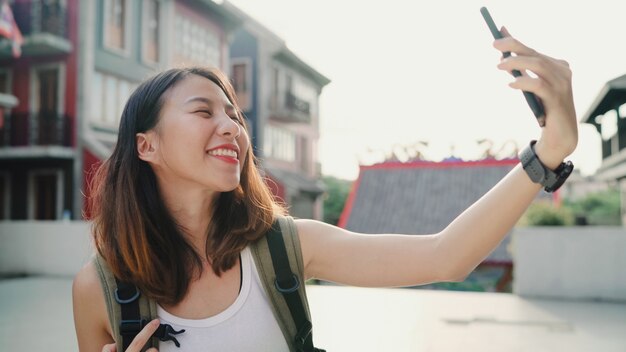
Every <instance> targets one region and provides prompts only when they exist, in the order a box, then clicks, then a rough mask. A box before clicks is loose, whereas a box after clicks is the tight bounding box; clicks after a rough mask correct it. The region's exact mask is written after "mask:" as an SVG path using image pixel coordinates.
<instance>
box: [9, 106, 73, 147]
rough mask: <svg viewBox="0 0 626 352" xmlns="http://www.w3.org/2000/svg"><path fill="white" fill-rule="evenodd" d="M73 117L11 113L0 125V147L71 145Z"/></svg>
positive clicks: (54, 114) (55, 114)
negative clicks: (0, 125)
mask: <svg viewBox="0 0 626 352" xmlns="http://www.w3.org/2000/svg"><path fill="white" fill-rule="evenodd" d="M72 128H73V119H72V118H71V117H69V116H66V115H59V114H58V113H56V112H55V113H48V112H40V113H31V114H24V113H13V114H11V115H9V116H7V117H5V118H4V123H3V124H2V127H0V147H20V146H46V145H56V146H65V147H69V146H71V145H72Z"/></svg>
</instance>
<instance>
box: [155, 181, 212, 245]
mask: <svg viewBox="0 0 626 352" xmlns="http://www.w3.org/2000/svg"><path fill="white" fill-rule="evenodd" d="M161 185H167V186H166V187H163V186H161ZM159 190H160V192H161V195H162V197H163V201H164V202H165V205H166V207H167V208H168V210H169V211H170V213H171V214H172V217H173V218H174V219H175V220H176V222H177V223H178V224H179V225H180V226H182V228H183V229H184V231H185V233H186V234H187V236H189V240H190V242H191V244H192V245H193V246H194V247H195V248H196V250H197V251H198V253H200V254H202V255H204V249H205V244H206V239H207V229H208V227H209V223H210V221H211V214H212V212H213V207H214V204H215V201H216V200H217V197H218V196H219V192H214V191H209V190H206V189H199V188H197V187H184V186H182V185H172V183H166V182H159Z"/></svg>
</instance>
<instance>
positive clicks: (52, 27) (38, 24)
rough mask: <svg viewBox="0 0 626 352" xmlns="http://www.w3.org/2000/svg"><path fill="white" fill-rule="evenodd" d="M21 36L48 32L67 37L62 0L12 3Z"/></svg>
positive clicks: (64, 3) (65, 17)
mask: <svg viewBox="0 0 626 352" xmlns="http://www.w3.org/2000/svg"><path fill="white" fill-rule="evenodd" d="M12 8H13V15H14V16H15V22H16V23H17V26H18V27H19V28H20V31H22V35H23V36H29V35H33V34H37V33H50V34H52V35H55V36H57V37H63V38H67V5H66V1H63V0H33V1H20V2H17V3H15V4H13V5H12Z"/></svg>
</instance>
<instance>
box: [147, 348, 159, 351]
mask: <svg viewBox="0 0 626 352" xmlns="http://www.w3.org/2000/svg"><path fill="white" fill-rule="evenodd" d="M146 352H159V350H157V349H156V348H154V347H152V348H149V349H147V350H146Z"/></svg>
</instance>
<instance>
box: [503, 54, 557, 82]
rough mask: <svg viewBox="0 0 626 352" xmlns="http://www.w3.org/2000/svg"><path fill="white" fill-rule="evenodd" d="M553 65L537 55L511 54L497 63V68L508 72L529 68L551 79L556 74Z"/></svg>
mask: <svg viewBox="0 0 626 352" xmlns="http://www.w3.org/2000/svg"><path fill="white" fill-rule="evenodd" d="M553 66H554V65H552V63H551V62H549V61H548V60H545V59H543V58H541V57H537V56H511V57H508V58H506V59H504V60H502V61H500V63H499V64H498V68H499V69H501V70H505V71H508V72H511V71H512V70H518V71H520V72H522V73H523V72H525V71H526V70H529V71H531V72H533V73H535V74H536V75H538V76H540V77H543V78H544V79H546V80H548V81H551V80H553V79H554V78H555V74H557V72H556V70H555V68H554V67H553Z"/></svg>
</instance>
